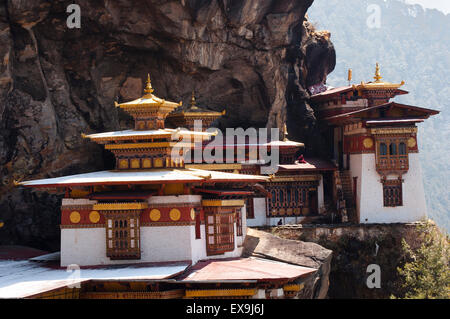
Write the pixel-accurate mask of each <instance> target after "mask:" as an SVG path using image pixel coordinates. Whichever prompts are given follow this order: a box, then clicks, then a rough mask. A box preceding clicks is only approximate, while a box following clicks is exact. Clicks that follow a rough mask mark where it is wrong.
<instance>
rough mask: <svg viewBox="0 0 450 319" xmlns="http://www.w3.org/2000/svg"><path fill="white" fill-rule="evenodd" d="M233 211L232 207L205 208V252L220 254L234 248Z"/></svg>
mask: <svg viewBox="0 0 450 319" xmlns="http://www.w3.org/2000/svg"><path fill="white" fill-rule="evenodd" d="M234 218H235V217H234V211H233V209H232V208H224V207H207V208H206V209H205V222H206V224H205V226H206V252H207V254H208V256H210V255H221V254H223V253H225V252H227V251H233V250H234Z"/></svg>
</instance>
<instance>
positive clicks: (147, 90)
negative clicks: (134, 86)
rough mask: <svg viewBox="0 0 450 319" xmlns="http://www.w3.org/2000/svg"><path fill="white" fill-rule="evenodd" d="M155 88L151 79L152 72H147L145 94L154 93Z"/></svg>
mask: <svg viewBox="0 0 450 319" xmlns="http://www.w3.org/2000/svg"><path fill="white" fill-rule="evenodd" d="M154 91H155V90H153V88H152V82H151V81H150V73H147V84H146V86H145V89H144V93H145V94H152V93H153V92H154Z"/></svg>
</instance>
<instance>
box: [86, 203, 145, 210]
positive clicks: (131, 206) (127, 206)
mask: <svg viewBox="0 0 450 319" xmlns="http://www.w3.org/2000/svg"><path fill="white" fill-rule="evenodd" d="M146 208H148V204H147V203H101V204H94V205H93V209H94V210H141V209H146Z"/></svg>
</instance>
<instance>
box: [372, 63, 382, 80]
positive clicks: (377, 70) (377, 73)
mask: <svg viewBox="0 0 450 319" xmlns="http://www.w3.org/2000/svg"><path fill="white" fill-rule="evenodd" d="M373 78H374V79H375V82H381V79H382V77H381V74H380V65H379V64H378V62H377V66H376V68H375V76H374V77H373Z"/></svg>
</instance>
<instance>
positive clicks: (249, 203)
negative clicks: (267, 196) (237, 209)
mask: <svg viewBox="0 0 450 319" xmlns="http://www.w3.org/2000/svg"><path fill="white" fill-rule="evenodd" d="M245 208H246V214H247V219H253V218H255V209H254V205H253V198H252V197H249V198H247V200H246V206H245Z"/></svg>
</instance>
